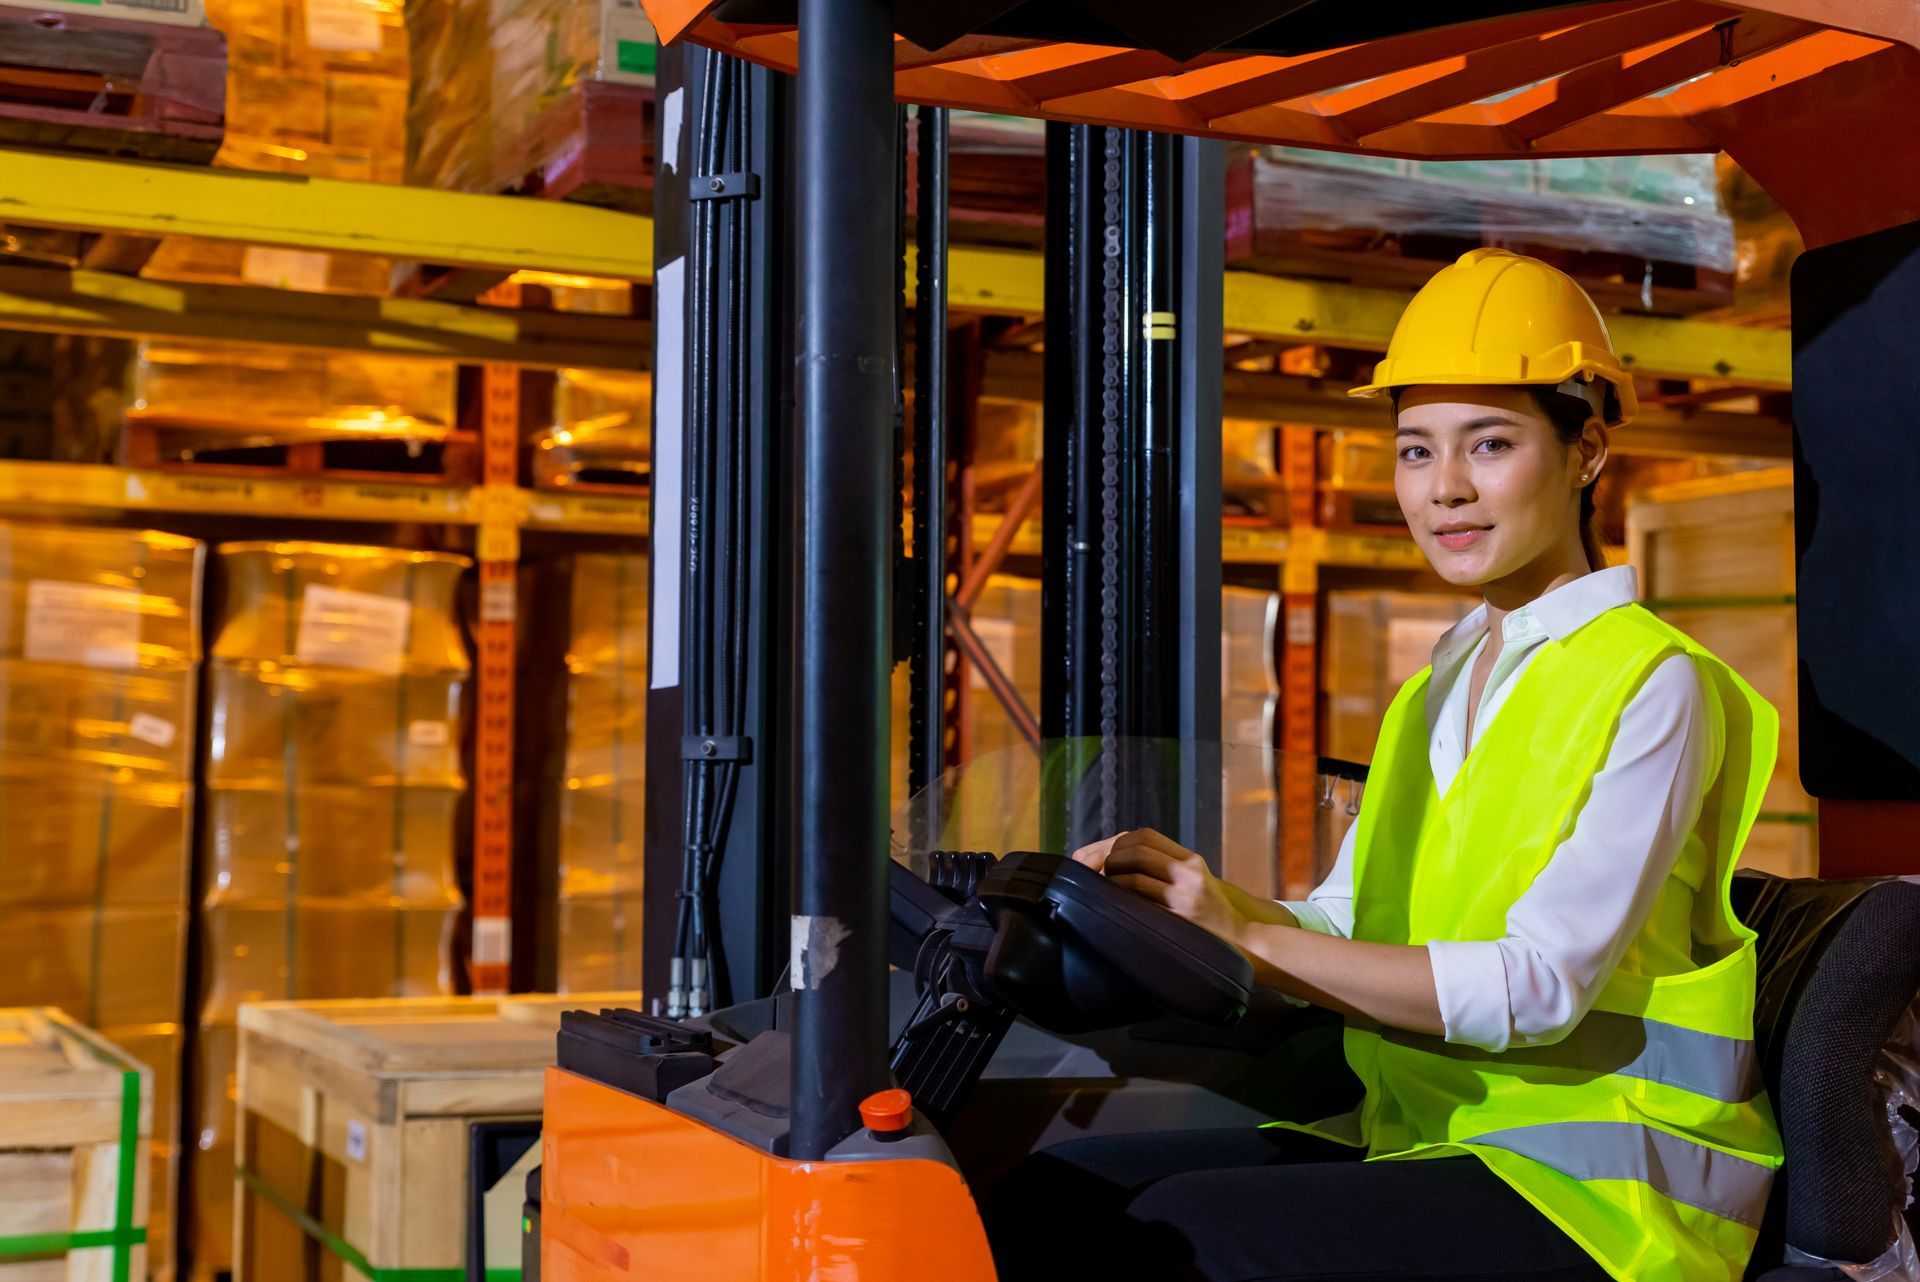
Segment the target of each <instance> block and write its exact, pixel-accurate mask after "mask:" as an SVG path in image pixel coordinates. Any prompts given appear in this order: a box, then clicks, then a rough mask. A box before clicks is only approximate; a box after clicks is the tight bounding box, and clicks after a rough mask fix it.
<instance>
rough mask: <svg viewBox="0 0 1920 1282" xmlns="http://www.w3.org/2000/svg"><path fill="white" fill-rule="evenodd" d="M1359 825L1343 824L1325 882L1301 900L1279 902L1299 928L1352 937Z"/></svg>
mask: <svg viewBox="0 0 1920 1282" xmlns="http://www.w3.org/2000/svg"><path fill="white" fill-rule="evenodd" d="M1359 826H1360V824H1359V822H1358V820H1356V821H1355V822H1353V823H1350V824H1348V825H1347V835H1346V836H1345V837H1343V838H1341V839H1340V853H1339V855H1338V856H1337V857H1336V858H1335V859H1334V861H1333V869H1332V871H1330V872H1329V873H1327V877H1326V880H1325V881H1322V882H1321V883H1320V884H1319V885H1318V886H1315V887H1314V888H1313V890H1312V891H1311V892H1309V893H1308V895H1307V897H1306V898H1305V899H1283V900H1281V901H1280V906H1281V907H1282V908H1285V909H1287V910H1288V911H1289V912H1291V913H1292V914H1293V919H1294V920H1295V921H1297V922H1299V923H1300V925H1301V928H1302V929H1305V930H1311V931H1317V932H1318V933H1320V934H1322V935H1339V936H1340V937H1341V938H1343V939H1351V938H1353V834H1354V830H1355V829H1357V828H1358V827H1359Z"/></svg>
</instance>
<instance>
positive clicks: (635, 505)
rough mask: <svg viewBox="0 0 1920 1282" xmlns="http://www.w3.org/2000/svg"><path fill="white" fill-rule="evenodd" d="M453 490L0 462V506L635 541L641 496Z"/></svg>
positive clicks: (643, 511)
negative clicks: (487, 525)
mask: <svg viewBox="0 0 1920 1282" xmlns="http://www.w3.org/2000/svg"><path fill="white" fill-rule="evenodd" d="M508 498H509V499H510V501H506V502H502V501H499V499H498V498H497V497H496V496H495V493H494V491H491V490H487V489H483V488H477V487H475V488H470V487H467V486H459V485H411V484H407V483H404V482H394V483H392V484H387V483H381V482H364V481H327V480H307V479H299V478H292V477H286V478H281V477H264V478H262V477H240V476H219V475H216V474H212V473H205V472H176V471H167V470H158V469H142V468H126V467H110V466H104V465H98V464H85V463H33V462H22V461H18V460H5V461H0V508H6V509H8V510H20V509H32V510H36V511H42V510H53V511H68V510H79V511H88V512H173V513H183V514H189V515H203V516H205V515H212V516H250V517H259V518H263V519H271V520H286V519H290V518H291V519H301V520H319V521H360V522H417V523H426V524H433V525H479V524H481V523H482V522H483V521H489V522H491V521H503V522H508V523H511V524H517V525H519V526H521V527H523V528H526V529H543V530H556V531H560V532H563V533H575V534H616V535H644V534H645V533H646V532H647V511H648V508H647V500H646V499H645V498H644V497H636V498H631V499H629V498H621V497H618V496H602V495H589V494H567V493H555V492H548V491H532V490H514V491H511V492H510V494H509V496H508Z"/></svg>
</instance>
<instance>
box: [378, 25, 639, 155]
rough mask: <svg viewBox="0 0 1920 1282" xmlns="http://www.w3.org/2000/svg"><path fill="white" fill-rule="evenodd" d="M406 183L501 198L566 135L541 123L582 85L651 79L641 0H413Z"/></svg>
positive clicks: (561, 143) (565, 140) (563, 142)
mask: <svg viewBox="0 0 1920 1282" xmlns="http://www.w3.org/2000/svg"><path fill="white" fill-rule="evenodd" d="M407 29H408V32H409V33H410V35H411V37H412V46H413V90H412V95H411V101H410V103H409V106H408V108H407V111H406V116H405V120H406V126H407V181H408V182H411V183H416V184H419V185H422V186H429V187H445V188H451V189H453V190H457V191H485V192H494V191H504V190H507V189H509V188H512V187H515V186H517V185H519V183H520V181H521V180H522V179H523V178H525V177H527V176H528V175H529V174H531V173H533V172H534V171H536V170H539V169H541V168H542V167H543V166H544V165H545V164H546V163H547V162H549V161H550V160H553V159H555V158H556V155H557V153H558V152H559V151H560V150H561V149H563V148H565V147H566V146H567V145H568V144H570V143H573V142H575V141H576V140H574V139H569V138H564V137H549V136H547V134H548V132H549V131H548V130H546V129H543V124H544V123H545V122H544V121H543V117H546V116H547V114H548V112H549V110H550V109H551V108H552V107H553V106H554V105H555V104H557V103H559V102H561V101H562V100H563V99H565V98H566V97H567V96H568V95H569V94H571V93H572V92H573V90H574V88H575V87H576V86H577V85H580V84H582V83H583V82H586V81H595V80H598V81H608V82H615V83H632V84H647V85H650V84H652V83H653V69H654V60H655V57H656V56H657V52H658V37H657V36H656V34H655V33H654V30H653V26H652V24H651V23H649V22H648V21H647V17H646V13H645V11H644V10H642V9H641V7H640V5H639V3H638V0H415V3H413V4H410V5H408V6H407Z"/></svg>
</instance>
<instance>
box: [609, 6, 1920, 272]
mask: <svg viewBox="0 0 1920 1282" xmlns="http://www.w3.org/2000/svg"><path fill="white" fill-rule="evenodd" d="M644 3H645V6H646V9H647V12H648V15H649V16H650V17H651V18H652V20H653V23H654V25H655V27H657V28H658V30H659V32H660V37H661V39H662V40H667V41H671V40H676V39H679V38H680V37H682V36H686V37H688V38H690V39H692V40H694V41H695V42H697V43H699V44H703V45H707V46H709V47H712V48H715V49H719V50H722V51H724V52H727V53H730V54H734V55H737V56H739V57H742V58H746V59H748V60H750V61H753V62H757V63H761V64H764V65H766V66H770V67H774V68H778V69H779V70H782V71H792V70H794V69H795V67H796V66H797V64H798V61H799V39H798V35H797V33H796V31H795V28H794V25H793V21H792V16H793V15H792V10H793V5H792V4H791V3H786V4H782V3H778V2H777V0H776V2H771V3H770V2H768V0H644ZM897 10H898V13H899V16H898V17H897V18H896V22H897V23H899V24H900V25H901V27H903V28H904V29H903V30H901V31H899V32H898V33H897V34H896V36H895V38H894V84H895V90H896V94H897V96H898V97H899V99H900V100H901V101H903V102H917V103H928V104H932V105H935V106H946V107H956V108H963V109H967V110H974V111H987V112H997V113H1002V114H1006V115H1016V116H1034V117H1044V118H1046V119H1049V120H1062V121H1072V122H1078V123H1085V124H1103V125H1120V126H1125V127H1127V128H1136V129H1154V130H1162V131H1167V132H1173V133H1182V134H1197V135H1206V136H1212V137H1216V138H1225V139H1233V140H1240V141H1247V142H1262V143H1282V144H1287V145H1292V146H1300V147H1316V148H1322V149H1326V150H1332V151H1348V152H1366V153H1370V154H1380V155H1392V156H1409V157H1416V158H1421V159H1435V160H1448V159H1452V160H1466V159H1488V158H1510V157H1529V156H1530V157H1555V156H1591V155H1634V154H1655V153H1662V152H1710V151H1719V150H1724V151H1727V152H1728V153H1730V154H1731V155H1732V156H1733V158H1734V159H1735V160H1737V161H1739V162H1740V164H1741V165H1742V166H1743V167H1745V168H1746V169H1747V171H1748V172H1749V173H1751V174H1752V175H1753V176H1754V177H1755V178H1756V179H1758V180H1759V182H1760V183H1761V184H1762V185H1764V186H1765V187H1766V188H1767V189H1768V190H1769V191H1770V192H1772V193H1773V195H1774V196H1775V197H1776V198H1777V199H1779V200H1780V201H1781V203H1782V204H1783V205H1785V206H1786V208H1787V209H1788V211H1789V212H1790V213H1791V214H1792V215H1793V216H1794V220H1795V221H1796V222H1797V223H1798V224H1799V225H1800V229H1801V231H1802V232H1803V234H1804V235H1805V236H1806V237H1807V240H1808V243H1809V244H1810V245H1818V244H1826V243H1829V242H1831V241H1833V240H1837V239H1842V238H1844V237H1847V236H1854V235H1860V234H1864V233H1865V232H1868V231H1873V230H1877V229H1879V228H1882V227H1886V226H1890V225H1893V224H1895V223H1900V222H1906V221H1912V220H1916V219H1920V163H1916V162H1920V140H1916V138H1915V135H1916V133H1920V131H1915V130H1912V129H1898V128H1891V129H1890V128H1888V122H1890V121H1896V120H1906V121H1913V120H1917V119H1920V6H1916V5H1914V4H1912V3H1911V2H1910V0H1766V2H1765V3H1758V4H1745V5H1726V4H1714V3H1706V2H1704V0H1614V2H1612V3H1605V4H1577V5H1559V6H1554V7H1538V6H1528V7H1522V6H1516V5H1514V4H1511V3H1499V2H1498V0H1495V2H1494V3H1487V2H1485V0H1480V2H1478V3H1474V2H1472V0H1467V2H1465V3H1462V2H1461V0H1451V2H1447V3H1440V4H1434V5H1386V4H1378V3H1374V4H1356V3H1353V2H1352V0H1340V2H1339V3H1335V0H1305V2H1304V3H1303V2H1302V0H1239V2H1237V3H1236V2H1233V0H1213V2H1211V3H1208V4H1201V5H1168V4H1155V3H1142V2H1138V0H1078V2H1077V3H1073V4H1069V3H1059V2H1057V0H1056V2H1054V3H1047V4H1044V5H1042V4H1029V3H1025V2H1023V0H1012V2H1009V0H944V2H943V3H941V4H909V3H901V4H899V5H898V6H897ZM736 15H737V16H738V17H739V18H741V19H745V18H751V19H752V20H751V21H745V20H738V21H730V20H729V19H730V18H732V17H735V16H736ZM1482 15H1484V16H1482ZM778 18H784V19H785V21H784V22H783V21H776V20H774V19H778ZM1462 18H1472V19H1474V20H1471V21H1462V20H1456V21H1453V22H1452V23H1451V25H1446V26H1439V27H1433V26H1429V27H1426V28H1424V29H1417V30H1409V29H1408V28H1409V27H1411V26H1414V25H1416V24H1420V23H1431V22H1434V21H1436V20H1447V19H1462Z"/></svg>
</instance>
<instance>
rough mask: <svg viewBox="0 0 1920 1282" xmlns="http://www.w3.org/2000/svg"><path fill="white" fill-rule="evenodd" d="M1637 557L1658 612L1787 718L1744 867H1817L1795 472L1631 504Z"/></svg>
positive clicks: (1630, 539)
mask: <svg viewBox="0 0 1920 1282" xmlns="http://www.w3.org/2000/svg"><path fill="white" fill-rule="evenodd" d="M1627 548H1628V559H1629V560H1630V561H1631V562H1632V564H1633V565H1634V566H1635V567H1637V568H1638V569H1639V571H1640V592H1641V596H1642V598H1643V600H1644V601H1645V603H1646V605H1647V606H1648V608H1650V609H1652V610H1653V612H1654V613H1656V614H1658V615H1659V616H1660V617H1661V618H1663V619H1665V620H1667V621H1668V622H1669V623H1671V624H1673V626H1674V627H1676V628H1679V629H1680V630H1681V631H1682V632H1685V633H1686V634H1687V635H1688V636H1690V637H1692V638H1693V639H1694V640H1696V641H1698V642H1699V643H1700V644H1701V645H1703V646H1705V647H1706V648H1707V649H1709V650H1711V651H1713V653H1714V654H1716V655H1718V656H1719V657H1720V658H1722V659H1724V660H1725V661H1726V662H1727V663H1728V664H1729V665H1730V666H1731V667H1732V668H1733V670H1734V671H1736V672H1738V673H1739V674H1740V675H1741V676H1742V677H1744V678H1745V679H1746V680H1747V683H1748V684H1750V685H1751V686H1753V688H1754V689H1755V690H1756V691H1758V692H1759V694H1760V695H1761V697H1763V698H1765V699H1766V700H1767V701H1768V702H1769V703H1771V704H1773V706H1774V707H1775V708H1776V709H1778V710H1779V713H1780V757H1779V760H1778V762H1777V763H1776V765H1775V766H1774V774H1773V781H1772V783H1771V784H1769V786H1768V788H1767V796H1766V800H1765V802H1764V803H1763V804H1762V807H1761V813H1760V819H1759V821H1758V822H1757V823H1756V824H1755V825H1754V830H1753V834H1752V836H1750V837H1749V838H1748V839H1747V848H1746V852H1745V854H1744V855H1743V856H1742V859H1741V862H1742V864H1743V865H1744V866H1746V867H1752V868H1760V869H1764V870H1765V871H1767V872H1773V873H1779V874H1781V875H1782V876H1791V877H1807V876H1812V875H1813V874H1814V872H1815V870H1816V868H1817V865H1818V859H1817V840H1816V838H1817V834H1818V828H1817V822H1816V809H1815V806H1814V803H1813V799H1812V798H1811V797H1809V796H1808V795H1807V793H1806V791H1805V790H1804V789H1802V788H1801V787H1800V718H1799V659H1800V656H1799V648H1798V639H1797V634H1796V630H1795V627H1796V610H1795V598H1794V538H1793V473H1792V469H1791V468H1784V467H1781V468H1766V469H1763V470H1758V471H1752V472H1737V473H1733V474H1731V475H1727V476H1716V477H1708V478H1703V479H1701V480H1697V481H1683V482H1679V483H1677V484H1673V485H1664V486H1657V487H1654V488H1651V489H1646V490H1641V491H1638V492H1637V493H1634V494H1632V495H1629V496H1628V499H1627Z"/></svg>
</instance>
